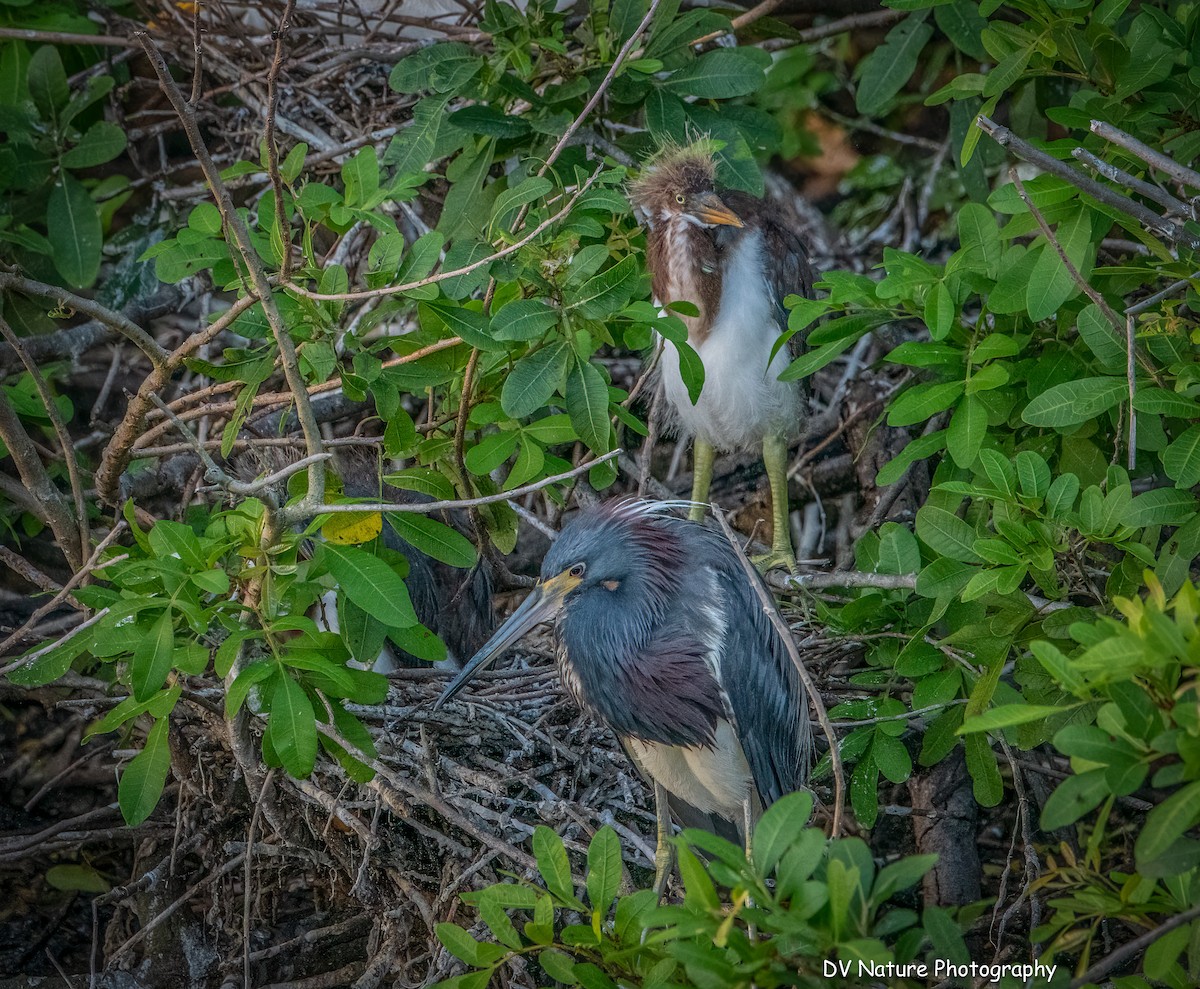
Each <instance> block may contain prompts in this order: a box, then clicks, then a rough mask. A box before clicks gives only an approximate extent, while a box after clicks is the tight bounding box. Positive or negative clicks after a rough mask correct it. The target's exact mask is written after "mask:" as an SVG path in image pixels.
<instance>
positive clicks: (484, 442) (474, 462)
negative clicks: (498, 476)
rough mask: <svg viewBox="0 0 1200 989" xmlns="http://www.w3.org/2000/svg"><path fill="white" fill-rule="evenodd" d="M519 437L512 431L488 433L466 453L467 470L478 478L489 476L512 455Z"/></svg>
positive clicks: (518, 434)
mask: <svg viewBox="0 0 1200 989" xmlns="http://www.w3.org/2000/svg"><path fill="white" fill-rule="evenodd" d="M519 437H520V433H518V432H516V431H514V430H505V431H504V432H500V433H489V434H488V435H487V436H485V437H484V438H483V439H481V440H480V441H479V442H478V443H476V444H475V445H474V446H473V447H471V449H469V450H468V451H467V455H466V458H465V460H466V464H467V470H469V471H470V472H471V473H472V474H475V475H476V476H478V477H484V476H486V475H488V474H490V473H491V472H492V471H494V470H495V469H496V468H497V467H499V466H500V465H501V464H502V463H504V461H506V460H507V459H508V458H509V457H511V456H512V455H513V451H514V450H515V449H516V448H517V439H518V438H519Z"/></svg>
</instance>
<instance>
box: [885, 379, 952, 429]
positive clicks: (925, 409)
mask: <svg viewBox="0 0 1200 989" xmlns="http://www.w3.org/2000/svg"><path fill="white" fill-rule="evenodd" d="M965 387H966V385H965V384H964V383H963V382H961V381H947V382H944V383H942V384H929V383H922V384H918V385H913V387H911V388H909V389H908V391H906V392H904V394H902V395H901V396H900V397H899V398H897V399H895V400H894V401H893V402H892V404H891V407H890V408H889V409H888V417H887V421H888V425H889V426H911V425H913V424H914V423H918V422H924V421H925V420H926V419H928V418H929V417H930V416H932V415H936V414H937V413H939V412H941V411H942V410H943V409H948V408H950V406H951V405H953V404H954V403H955V402H956V401H957V400H958V397H959V396H960V395H961V394H962V393H963V389H964V388H965Z"/></svg>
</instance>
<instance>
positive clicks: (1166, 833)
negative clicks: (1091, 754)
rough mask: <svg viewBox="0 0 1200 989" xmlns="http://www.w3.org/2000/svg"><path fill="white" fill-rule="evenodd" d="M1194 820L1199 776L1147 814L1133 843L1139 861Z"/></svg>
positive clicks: (1198, 812)
mask: <svg viewBox="0 0 1200 989" xmlns="http://www.w3.org/2000/svg"><path fill="white" fill-rule="evenodd" d="M1088 775H1090V774H1088ZM1055 792H1056V793H1057V792H1058V791H1055ZM1043 816H1044V815H1043ZM1197 821H1200V780H1197V781H1194V782H1192V783H1189V784H1188V785H1187V786H1185V787H1183V788H1182V789H1181V790H1176V791H1175V792H1174V793H1172V794H1171V795H1170V796H1169V797H1167V799H1166V800H1164V801H1163V802H1162V803H1161V804H1159V805H1158V806H1157V807H1155V808H1154V809H1153V810H1151V811H1150V813H1149V814H1148V815H1147V817H1146V822H1145V824H1144V825H1143V827H1142V829H1141V831H1140V832H1139V833H1138V837H1137V842H1136V844H1135V845H1134V853H1135V854H1136V856H1137V860H1138V863H1139V865H1140V864H1141V863H1143V862H1151V861H1153V860H1154V859H1156V858H1158V857H1159V856H1160V855H1162V854H1163V853H1165V852H1166V851H1167V850H1168V849H1169V848H1170V847H1171V846H1172V845H1173V844H1175V842H1176V841H1177V840H1179V839H1180V838H1182V837H1183V835H1184V833H1185V832H1186V831H1188V830H1190V829H1191V828H1192V827H1194V826H1195V824H1196V822H1197Z"/></svg>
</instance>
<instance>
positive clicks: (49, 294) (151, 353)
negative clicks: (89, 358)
mask: <svg viewBox="0 0 1200 989" xmlns="http://www.w3.org/2000/svg"><path fill="white" fill-rule="evenodd" d="M6 289H7V290H12V291H16V292H25V293H27V294H28V295H36V296H38V297H39V298H42V299H53V300H55V301H56V302H58V304H59V306H60V307H63V308H69V309H75V310H77V311H79V312H81V313H84V314H86V315H87V316H90V317H91V318H92V319H94V320H96V321H97V322H100V323H103V324H104V325H105V326H107V327H110V328H111V329H113V330H115V331H116V332H117V333H120V334H121V336H123V337H125V338H126V339H127V340H129V342H130V343H132V344H134V345H135V346H136V347H137V348H138V349H139V350H141V351H142V353H144V354H145V355H146V356H147V357H149V358H150V363H151V364H153V365H154V366H155V367H158V366H160V365H162V364H164V363H166V360H167V352H166V351H165V350H163V348H162V347H160V346H159V345H158V341H157V340H155V339H154V338H153V337H152V336H150V334H149V333H147V332H146V331H145V330H143V329H142V328H141V327H140V326H138V325H137V324H136V323H135V322H133V320H131V319H129V318H128V317H127V316H125V315H124V314H123V313H119V312H117V311H116V310H113V309H109V308H108V307H106V306H102V305H100V303H98V302H96V301H94V300H92V299H85V298H84V297H83V296H82V295H76V294H75V293H74V292H69V291H67V290H66V289H65V288H61V287H60V286H58V285H47V284H46V283H45V282H39V281H37V280H35V279H33V278H26V277H25V276H24V275H19V274H16V273H15V272H11V271H0V291H4V290H6Z"/></svg>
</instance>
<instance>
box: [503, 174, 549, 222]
mask: <svg viewBox="0 0 1200 989" xmlns="http://www.w3.org/2000/svg"><path fill="white" fill-rule="evenodd" d="M553 188H554V183H553V182H551V181H550V180H549V179H548V178H544V177H542V176H537V175H531V176H530V177H529V178H527V179H525V180H524V181H522V182H518V183H517V185H516V186H515V187H514V188H512V189H506V190H505V191H504V192H502V193H500V195H498V196H497V197H496V201H495V203H493V204H492V222H493V223H497V224H499V225H500V226H506V225H507V224H508V221H509V219H510V217H511V215H512V214H514V213H515V212H516V211H517V210H518V209H520V208H521V207H522V206H527V205H529V204H530V203H534V202H537V201H538V200H539V199H541V198H542V197H544V196H545V195H546V194H547V193H548V192H550V190H551V189H553Z"/></svg>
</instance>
